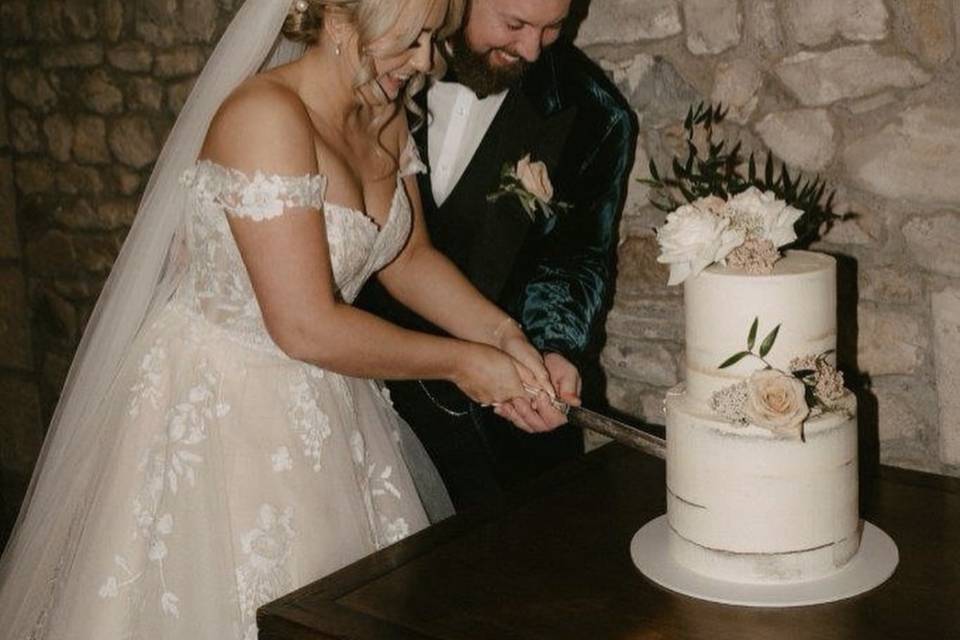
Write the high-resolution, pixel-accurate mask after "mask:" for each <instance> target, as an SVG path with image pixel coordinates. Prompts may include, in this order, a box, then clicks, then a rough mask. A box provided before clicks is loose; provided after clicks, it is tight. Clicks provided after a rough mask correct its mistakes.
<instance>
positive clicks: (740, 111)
mask: <svg viewBox="0 0 960 640" xmlns="http://www.w3.org/2000/svg"><path fill="white" fill-rule="evenodd" d="M762 86H763V71H762V69H761V68H760V67H759V66H758V65H757V64H756V63H755V62H754V61H753V60H750V59H748V58H738V59H736V60H733V61H731V62H721V63H720V64H718V65H717V73H716V76H715V79H714V83H713V94H712V96H711V98H712V100H713V102H714V103H715V104H722V105H723V106H724V107H726V108H727V110H728V111H727V117H728V118H729V119H730V120H733V121H734V122H739V123H740V124H746V122H747V121H748V120H750V116H751V115H753V112H754V110H755V109H756V108H757V103H758V102H759V96H758V94H759V92H760V88H761V87H762Z"/></svg>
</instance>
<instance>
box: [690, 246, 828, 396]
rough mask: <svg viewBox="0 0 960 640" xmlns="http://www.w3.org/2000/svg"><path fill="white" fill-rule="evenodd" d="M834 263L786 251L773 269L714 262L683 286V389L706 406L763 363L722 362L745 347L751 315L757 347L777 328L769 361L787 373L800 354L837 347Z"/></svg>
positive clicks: (814, 255) (806, 253) (749, 360)
mask: <svg viewBox="0 0 960 640" xmlns="http://www.w3.org/2000/svg"><path fill="white" fill-rule="evenodd" d="M836 297H837V285H836V263H835V261H834V259H833V258H831V257H830V256H826V255H823V254H819V253H813V252H810V251H790V252H787V255H786V256H785V257H784V258H783V259H782V260H780V261H779V262H777V264H776V266H775V267H774V271H773V273H770V274H765V275H756V274H748V273H745V272H743V271H738V270H735V269H731V268H727V267H720V266H713V267H710V268H709V269H707V270H705V271H703V272H702V273H701V274H700V275H698V276H696V277H694V278H690V279H689V280H687V281H686V282H685V283H684V316H685V320H686V381H687V393H688V394H689V395H690V397H691V399H692V400H693V401H695V402H698V403H702V404H704V405H706V404H707V403H708V402H709V400H710V396H711V395H712V394H713V393H714V392H715V391H718V390H720V389H722V388H723V387H726V386H728V385H730V384H734V383H736V382H739V381H741V380H745V379H747V378H748V377H749V376H750V374H751V373H753V372H754V371H756V370H757V369H760V368H762V367H763V366H764V365H763V364H762V363H761V362H760V361H758V360H757V359H755V358H753V357H747V358H744V359H743V360H741V361H740V362H738V363H737V364H735V365H733V366H732V367H729V368H726V369H720V368H719V367H720V365H721V364H722V363H723V362H724V361H725V360H726V359H727V358H729V357H730V356H732V355H733V354H735V353H737V352H739V351H744V350H746V347H747V335H748V333H749V331H750V326H751V325H752V324H753V321H754V319H758V320H759V323H758V326H759V330H758V335H757V341H756V345H755V348H754V351H757V350H759V345H760V342H761V341H762V340H763V338H764V337H766V336H767V335H768V334H769V332H770V331H772V330H773V329H774V328H775V327H776V326H777V325H780V332H779V334H778V336H777V339H776V342H775V343H774V346H773V349H772V350H771V351H770V353H769V354H768V355H767V357H766V360H767V361H768V362H769V363H770V364H771V365H773V367H774V368H777V369H782V370H786V369H787V368H788V365H789V364H790V361H791V360H792V359H793V358H795V357H797V356H806V355H817V354H820V353H823V352H824V351H828V350H833V349H835V348H836V345H837V304H836Z"/></svg>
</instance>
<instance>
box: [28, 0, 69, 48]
mask: <svg viewBox="0 0 960 640" xmlns="http://www.w3.org/2000/svg"><path fill="white" fill-rule="evenodd" d="M31 5H32V6H31V13H32V15H33V25H34V35H35V36H36V37H37V39H38V40H42V41H44V42H63V40H64V39H65V36H66V32H65V31H64V28H63V0H36V1H35V2H32V3H31Z"/></svg>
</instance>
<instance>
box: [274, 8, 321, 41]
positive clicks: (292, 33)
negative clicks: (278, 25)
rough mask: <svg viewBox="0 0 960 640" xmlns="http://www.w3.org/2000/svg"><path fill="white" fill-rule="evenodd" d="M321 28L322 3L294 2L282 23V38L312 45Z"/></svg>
mask: <svg viewBox="0 0 960 640" xmlns="http://www.w3.org/2000/svg"><path fill="white" fill-rule="evenodd" d="M322 26H323V2H322V1H321V0H296V1H295V2H293V3H292V4H291V5H290V13H288V14H287V19H286V20H284V22H283V29H282V30H281V33H283V35H284V37H286V38H287V39H288V40H292V41H294V42H303V43H305V44H313V43H315V42H316V41H317V39H318V37H319V35H320V28H321V27H322Z"/></svg>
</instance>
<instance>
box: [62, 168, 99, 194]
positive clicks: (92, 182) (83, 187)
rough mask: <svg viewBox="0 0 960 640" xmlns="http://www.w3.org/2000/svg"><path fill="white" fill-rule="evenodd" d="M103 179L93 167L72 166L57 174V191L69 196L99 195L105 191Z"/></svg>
mask: <svg viewBox="0 0 960 640" xmlns="http://www.w3.org/2000/svg"><path fill="white" fill-rule="evenodd" d="M103 187H104V185H103V178H102V177H101V176H100V171H99V170H97V169H95V168H93V167H82V166H80V165H76V164H70V165H67V166H65V167H63V168H62V169H61V170H60V171H58V172H57V189H59V190H60V192H61V193H65V194H68V195H72V196H75V195H78V194H85V195H97V194H99V193H101V192H102V191H103Z"/></svg>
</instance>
